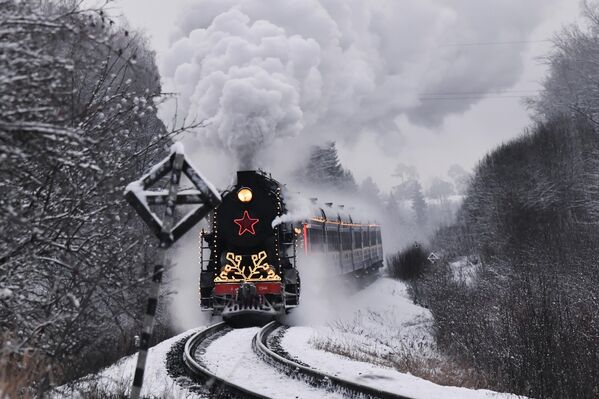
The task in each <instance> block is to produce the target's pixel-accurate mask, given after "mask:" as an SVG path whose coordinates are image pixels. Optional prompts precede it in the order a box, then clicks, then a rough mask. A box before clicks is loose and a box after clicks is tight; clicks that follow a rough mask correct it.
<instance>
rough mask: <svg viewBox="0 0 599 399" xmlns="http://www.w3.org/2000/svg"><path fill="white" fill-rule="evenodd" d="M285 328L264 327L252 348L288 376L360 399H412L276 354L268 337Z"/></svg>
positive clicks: (277, 324) (268, 325) (253, 342)
mask: <svg viewBox="0 0 599 399" xmlns="http://www.w3.org/2000/svg"><path fill="white" fill-rule="evenodd" d="M281 327H283V326H282V325H281V324H279V323H278V322H276V321H273V322H271V323H269V324H267V325H266V326H264V327H263V328H262V329H261V330H260V332H258V334H256V335H255V336H254V340H253V341H252V347H253V349H254V351H255V352H256V353H257V354H258V355H259V356H260V357H261V358H262V359H263V360H264V361H266V362H267V363H269V364H270V365H272V366H273V367H275V368H277V369H279V370H281V371H283V372H284V373H286V374H288V375H294V376H296V377H297V376H298V375H300V377H302V378H303V379H304V380H305V381H306V382H308V383H309V384H311V385H314V386H318V387H322V388H323V389H327V390H336V391H339V392H343V393H345V394H347V395H348V396H350V397H359V398H383V399H411V398H409V397H407V396H403V395H398V394H395V393H392V392H388V391H383V390H380V389H377V388H374V387H371V386H367V385H363V384H360V383H357V382H354V381H349V380H345V379H342V378H339V377H337V376H334V375H331V374H327V373H324V372H322V371H319V370H316V369H314V368H312V367H310V366H308V365H305V364H301V363H298V362H297V361H294V360H291V359H288V358H286V357H283V356H281V355H280V354H278V353H276V352H275V351H274V350H272V349H271V348H269V347H268V337H269V336H270V335H271V334H272V333H273V332H275V331H276V330H277V329H279V328H281Z"/></svg>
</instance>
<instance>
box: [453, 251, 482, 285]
mask: <svg viewBox="0 0 599 399" xmlns="http://www.w3.org/2000/svg"><path fill="white" fill-rule="evenodd" d="M449 268H450V270H451V274H452V278H453V279H454V280H455V281H457V282H459V283H464V284H466V285H467V286H470V285H472V284H473V283H474V281H475V279H476V275H477V273H478V266H477V265H475V264H473V263H472V262H471V261H470V260H469V259H468V257H466V256H464V257H461V258H459V259H458V260H456V261H455V262H450V263H449Z"/></svg>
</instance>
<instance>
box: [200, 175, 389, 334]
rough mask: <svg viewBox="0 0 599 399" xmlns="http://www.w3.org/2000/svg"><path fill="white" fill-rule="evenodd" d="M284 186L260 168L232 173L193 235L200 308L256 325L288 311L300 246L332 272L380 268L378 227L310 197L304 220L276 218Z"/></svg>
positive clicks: (295, 294) (293, 302) (296, 288)
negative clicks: (219, 199) (197, 237)
mask: <svg viewBox="0 0 599 399" xmlns="http://www.w3.org/2000/svg"><path fill="white" fill-rule="evenodd" d="M283 189H284V187H283V186H282V185H281V184H280V183H279V182H277V181H276V180H274V179H272V178H271V177H269V176H268V175H266V174H265V173H264V172H261V171H260V172H257V171H240V172H237V183H236V184H235V185H234V186H233V187H231V188H230V189H229V190H227V191H226V192H225V193H223V195H222V203H221V204H220V205H219V206H218V207H217V208H216V209H215V210H214V211H213V212H212V214H211V215H210V219H209V220H210V223H211V229H210V231H204V230H202V232H201V234H200V253H201V255H200V258H201V259H200V263H201V266H202V270H201V274H200V281H199V285H200V287H199V290H200V303H201V307H202V310H205V311H212V314H213V315H222V316H223V319H224V320H229V321H230V322H232V323H234V322H238V321H240V320H243V321H244V322H247V323H261V322H265V321H267V320H270V319H272V318H274V317H276V316H277V315H281V314H284V313H285V312H287V311H288V310H289V309H291V308H294V307H295V306H297V305H298V304H299V300H300V274H299V272H298V269H297V255H298V254H299V253H300V251H301V252H303V253H304V254H305V255H307V256H308V258H307V259H309V256H310V255H311V254H319V255H320V256H322V257H324V259H326V262H325V263H326V265H327V267H330V275H331V277H339V276H340V275H354V276H360V275H361V274H366V273H369V272H371V271H373V270H376V269H378V268H379V267H381V266H382V262H383V249H382V241H381V230H380V227H379V226H378V225H377V224H373V223H370V224H362V223H359V222H358V221H357V220H354V219H353V218H352V216H351V215H350V214H349V213H346V212H344V210H343V209H342V208H341V207H340V208H338V209H336V210H335V209H334V208H333V207H332V204H331V203H328V204H326V205H325V206H323V207H320V206H318V205H316V203H315V201H313V203H314V206H313V208H314V209H313V215H312V216H311V217H309V218H307V219H306V220H300V221H295V222H281V223H277V221H278V220H284V218H282V219H281V218H280V217H281V216H283V215H285V214H286V213H287V208H286V203H285V198H284V194H283V193H284V191H283ZM273 221H274V223H273ZM205 253H209V256H205Z"/></svg>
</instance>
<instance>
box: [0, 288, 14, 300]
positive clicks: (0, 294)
mask: <svg viewBox="0 0 599 399" xmlns="http://www.w3.org/2000/svg"><path fill="white" fill-rule="evenodd" d="M10 297H12V290H11V289H10V288H6V287H4V288H0V299H8V298H10Z"/></svg>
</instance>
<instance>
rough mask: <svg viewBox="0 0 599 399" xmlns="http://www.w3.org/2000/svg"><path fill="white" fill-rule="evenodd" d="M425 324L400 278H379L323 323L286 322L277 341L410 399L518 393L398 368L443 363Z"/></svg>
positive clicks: (324, 366)
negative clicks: (468, 385)
mask: <svg viewBox="0 0 599 399" xmlns="http://www.w3.org/2000/svg"><path fill="white" fill-rule="evenodd" d="M431 325H432V315H431V314H430V312H429V311H428V310H427V309H424V308H422V307H420V306H418V305H415V304H414V303H413V302H412V300H411V299H410V298H409V295H408V293H407V291H406V287H405V285H404V284H403V283H402V282H399V281H396V280H392V279H388V278H382V279H379V280H377V281H376V282H374V283H373V284H372V285H370V286H369V287H367V288H366V289H364V290H362V291H360V292H358V293H357V294H355V295H353V296H352V297H351V298H349V300H348V302H347V303H344V304H339V306H337V307H336V312H335V316H334V317H332V318H331V319H330V320H329V321H328V322H327V323H326V324H325V325H318V324H317V325H313V326H310V327H307V326H295V327H291V328H289V329H288V330H287V331H286V333H285V335H284V336H283V338H282V340H281V346H282V348H283V349H284V350H285V351H286V352H287V353H288V354H289V355H291V356H292V357H295V358H297V359H301V361H302V362H304V363H306V364H308V365H310V366H312V367H314V368H316V369H318V370H321V371H324V372H327V373H329V374H333V375H337V376H339V377H341V378H344V379H348V380H353V381H357V382H360V383H361V384H364V385H372V386H374V387H376V388H380V389H385V390H388V391H390V392H394V393H400V394H403V395H406V396H409V397H413V398H415V399H420V398H422V399H425V398H435V397H443V398H444V399H451V398H455V399H474V398H481V399H482V398H485V399H488V398H502V399H507V398H517V397H518V396H516V395H511V394H502V393H496V392H492V391H488V390H473V389H467V388H460V387H451V386H443V385H438V384H435V383H433V382H430V381H427V380H425V379H422V378H419V377H416V376H414V375H411V374H410V373H402V372H399V371H398V369H402V368H407V369H409V370H410V369H414V368H425V367H431V366H434V367H438V366H437V365H438V364H441V363H443V362H445V363H447V359H444V357H443V356H442V355H440V354H439V353H438V352H437V351H436V348H435V344H434V339H433V337H432V336H431V333H430V331H431ZM434 373H438V371H437V370H430V371H427V372H425V374H434Z"/></svg>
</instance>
